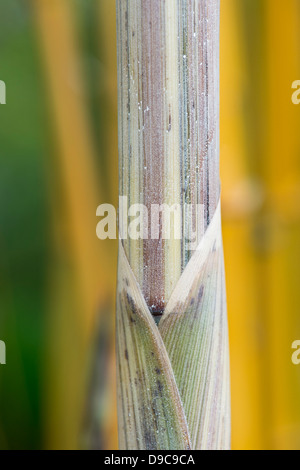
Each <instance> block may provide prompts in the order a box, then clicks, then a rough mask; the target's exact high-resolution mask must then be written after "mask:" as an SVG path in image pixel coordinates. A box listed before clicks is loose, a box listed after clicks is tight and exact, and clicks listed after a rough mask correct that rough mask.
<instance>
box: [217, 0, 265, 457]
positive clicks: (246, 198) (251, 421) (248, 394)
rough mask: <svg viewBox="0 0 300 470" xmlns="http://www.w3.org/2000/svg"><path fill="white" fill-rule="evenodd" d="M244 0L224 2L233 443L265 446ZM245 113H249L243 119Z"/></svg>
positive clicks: (258, 201)
mask: <svg viewBox="0 0 300 470" xmlns="http://www.w3.org/2000/svg"><path fill="white" fill-rule="evenodd" d="M240 7H241V5H240V0H227V1H226V2H221V53H220V56H221V61H220V63H221V115H220V121H221V181H222V207H223V235H224V251H225V266H226V278H227V297H228V315H229V333H230V334H229V337H230V357H231V393H232V448H233V449H253V448H255V449H259V448H263V442H264V433H263V429H262V423H261V420H262V403H261V387H260V378H261V374H260V357H261V356H260V340H259V336H258V332H259V329H260V328H259V323H260V318H259V314H258V312H257V310H256V302H255V297H256V296H255V295H253V293H254V292H255V290H256V276H255V257H254V253H253V248H252V222H251V219H252V217H253V216H254V215H255V214H256V213H257V211H258V210H260V208H261V205H262V202H263V201H262V194H261V191H260V188H259V186H258V185H257V181H256V180H255V179H254V178H253V177H251V175H249V169H248V167H247V122H246V120H245V114H244V113H245V104H244V103H245V101H244V100H245V92H246V90H249V86H250V84H249V83H248V75H247V60H248V58H247V53H246V47H245V41H244V40H243V36H244V34H245V33H244V31H243V27H244V26H243V21H242V12H241V9H240ZM243 117H244V119H242V118H243Z"/></svg>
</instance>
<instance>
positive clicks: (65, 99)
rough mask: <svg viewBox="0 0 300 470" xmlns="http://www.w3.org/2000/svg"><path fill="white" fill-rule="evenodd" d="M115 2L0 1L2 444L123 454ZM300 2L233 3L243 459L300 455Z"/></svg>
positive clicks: (227, 10)
mask: <svg viewBox="0 0 300 470" xmlns="http://www.w3.org/2000/svg"><path fill="white" fill-rule="evenodd" d="M115 29H116V28H115V2H114V1H113V0H51V1H49V0H27V1H26V2H24V1H23V0H10V1H9V2H8V1H7V0H0V79H1V80H3V81H5V83H6V86H7V104H6V105H5V106H3V105H2V106H0V142H1V144H0V156H1V158H0V339H1V340H4V341H5V343H6V347H7V365H6V366H0V448H1V449H77V448H82V447H93V448H101V449H116V448H117V426H116V403H115V365H114V361H115V359H114V296H115V283H116V262H117V246H116V242H114V241H105V242H104V241H99V240H97V238H96V232H95V230H96V224H97V219H96V208H97V206H98V205H99V204H101V203H104V202H105V203H111V204H114V205H115V206H116V205H117V201H118V154H117V76H116V74H117V70H116V37H115ZM299 40H300V0H286V1H285V2H282V1H281V0H221V179H222V198H223V234H224V248H225V261H226V273H227V293H228V314H229V327H230V348H231V371H232V444H233V448H234V449H300V400H299V394H300V366H295V365H293V364H292V361H291V355H292V352H293V351H292V349H291V345H292V343H293V341H295V340H299V339H300V289H299V281H300V133H299V125H300V105H299V106H295V105H294V104H292V101H291V96H292V92H293V90H292V89H291V86H292V83H293V82H294V81H295V80H297V79H298V80H299V79H300V49H299Z"/></svg>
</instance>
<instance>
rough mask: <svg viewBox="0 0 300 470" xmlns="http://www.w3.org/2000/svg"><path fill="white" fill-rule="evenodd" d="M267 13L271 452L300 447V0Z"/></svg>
mask: <svg viewBox="0 0 300 470" xmlns="http://www.w3.org/2000/svg"><path fill="white" fill-rule="evenodd" d="M266 18H267V21H266V46H267V51H268V57H267V66H268V68H267V83H268V87H267V89H266V95H265V100H266V103H265V106H266V107H267V110H268V128H267V131H268V132H267V136H266V139H265V155H266V157H265V165H264V180H265V181H266V185H267V188H268V206H267V208H266V210H267V213H266V216H267V217H268V219H267V220H268V221H269V223H268V227H267V228H268V241H269V247H268V252H267V257H266V265H265V273H266V277H267V279H268V282H267V296H268V303H267V305H268V312H267V314H268V330H269V334H268V350H269V357H268V363H267V366H268V368H269V377H270V383H269V386H268V397H269V400H270V402H269V406H270V408H271V413H272V420H271V421H270V423H269V435H270V437H269V442H270V447H271V448H273V449H299V448H300V426H299V422H300V406H299V393H300V381H299V378H300V369H299V367H298V368H297V367H296V366H295V365H293V364H292V361H291V354H292V349H291V345H292V343H293V341H294V340H296V339H299V337H300V325H299V309H300V297H299V278H300V270H299V256H300V252H299V236H300V210H299V196H300V161H299V152H300V140H299V124H300V118H299V112H300V109H299V106H295V105H294V104H293V103H292V100H291V95H292V93H293V90H292V88H291V86H292V82H293V81H294V80H299V77H300V55H299V39H300V35H299V30H300V29H299V28H300V2H299V0H289V1H287V2H286V3H285V4H282V2H280V1H278V0H274V1H271V0H266Z"/></svg>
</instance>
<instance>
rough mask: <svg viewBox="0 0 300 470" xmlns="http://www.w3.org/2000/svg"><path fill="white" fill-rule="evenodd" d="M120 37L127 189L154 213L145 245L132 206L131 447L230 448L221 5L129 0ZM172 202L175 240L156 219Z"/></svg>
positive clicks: (124, 379)
mask: <svg viewBox="0 0 300 470" xmlns="http://www.w3.org/2000/svg"><path fill="white" fill-rule="evenodd" d="M117 30H118V80H119V84H118V88H119V156H120V157H119V158H120V163H119V167H120V188H119V192H120V195H121V196H126V197H127V198H128V207H132V205H136V204H143V206H144V207H145V208H146V210H145V212H144V213H143V215H142V216H141V217H140V225H141V232H140V237H136V238H137V239H132V237H131V233H130V230H129V233H128V236H127V237H126V233H125V231H124V226H126V224H127V223H130V221H131V218H130V214H131V215H132V214H133V213H130V212H129V215H127V214H126V215H125V216H124V213H123V211H122V208H121V210H120V235H121V238H122V240H121V242H120V248H119V271H118V292H117V361H118V365H117V371H118V414H119V445H120V448H122V449H187V448H192V449H223V448H229V446H230V416H229V415H230V413H229V408H230V405H229V364H228V334H227V318H226V302H225V289H224V270H223V252H222V238H221V223H220V204H219V198H220V190H219V123H218V120H219V0H197V1H194V2H192V1H189V0H164V1H161V0H151V1H150V0H129V1H127V2H125V1H122V0H118V1H117ZM163 204H167V205H169V206H173V205H174V207H176V209H175V210H174V216H173V219H172V223H171V228H172V229H173V230H172V231H171V233H172V235H171V236H170V237H165V232H164V220H163V217H160V218H159V219H156V225H155V223H153V219H152V214H153V205H156V206H160V207H161V206H162V205H163ZM187 204H190V205H192V209H193V210H186V207H187V206H186V205H187ZM196 209H197V210H196ZM149 214H151V217H150V216H149ZM126 218H127V220H124V219H126ZM150 219H151V220H150ZM124 222H126V224H125V223H124ZM149 227H150V228H151V230H153V229H154V231H155V237H153V233H152V232H151V230H150V232H151V233H149V230H148V234H147V233H146V232H147V228H149ZM176 234H177V235H176ZM178 234H180V236H178ZM192 234H193V238H194V242H195V243H194V246H193V249H191V247H190V239H191V238H192V237H191V235H192ZM146 235H148V238H147V236H146ZM143 236H144V237H145V238H143ZM153 317H154V318H155V319H156V323H155V322H154V319H153ZM157 324H158V325H157Z"/></svg>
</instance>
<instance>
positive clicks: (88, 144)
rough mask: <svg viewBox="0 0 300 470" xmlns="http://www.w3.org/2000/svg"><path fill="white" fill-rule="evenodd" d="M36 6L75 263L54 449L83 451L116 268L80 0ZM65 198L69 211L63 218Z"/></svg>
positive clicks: (61, 334) (70, 260)
mask: <svg viewBox="0 0 300 470" xmlns="http://www.w3.org/2000/svg"><path fill="white" fill-rule="evenodd" d="M33 6H34V9H35V14H36V21H37V25H38V28H39V33H40V39H41V48H42V54H43V58H44V64H45V71H46V73H45V77H46V80H47V83H48V86H49V97H50V100H49V105H50V109H51V112H52V116H53V124H54V131H55V136H56V138H57V146H56V149H57V154H58V159H57V162H58V167H59V174H60V183H61V186H60V187H61V188H62V189H61V192H60V195H61V198H62V200H61V199H59V198H57V200H56V206H55V207H54V214H55V217H54V221H55V233H56V234H57V240H58V241H59V244H61V246H60V250H61V253H62V256H61V260H62V261H60V262H62V264H64V263H65V261H64V258H65V260H66V261H67V265H68V264H70V266H71V269H70V270H68V269H67V270H66V264H64V266H65V267H64V268H63V272H62V273H61V274H60V272H59V269H56V271H55V273H54V276H55V277H56V278H57V280H56V282H55V284H54V288H53V289H52V295H53V297H54V296H55V297H54V298H55V302H52V312H51V325H52V334H51V342H52V344H51V348H50V349H51V357H52V359H51V361H52V363H51V364H50V371H51V372H50V374H49V381H50V383H51V387H50V388H49V394H48V396H47V399H48V403H49V404H50V406H49V415H48V419H47V422H48V427H49V429H48V436H49V437H48V446H49V447H51V448H76V447H77V446H78V443H79V430H80V426H81V424H82V413H83V401H84V396H83V393H84V374H85V367H86V362H85V361H86V352H87V349H86V348H87V340H88V339H90V338H91V333H92V328H93V326H94V323H95V318H96V313H97V311H99V309H100V306H101V305H103V303H105V302H106V300H107V297H109V293H108V289H109V285H110V282H109V280H110V275H113V270H112V269H110V265H109V264H108V263H107V260H108V253H107V250H105V246H104V245H103V242H102V243H101V242H99V241H98V240H97V238H96V233H95V228H96V216H95V215H96V208H97V206H98V204H99V203H101V202H103V197H102V198H101V197H100V196H101V193H100V191H99V188H100V187H101V186H100V185H99V184H97V182H96V176H95V175H96V171H95V167H94V159H95V154H94V148H93V143H92V140H91V136H90V130H89V122H88V117H87V111H86V107H85V104H84V100H85V94H84V87H83V83H82V78H81V69H80V63H79V58H78V53H77V49H76V40H75V28H74V26H75V25H74V21H73V18H72V2H70V1H69V0H52V1H51V2H49V1H47V0H37V1H35V0H33ZM54 161H55V159H54V158H53V162H54ZM62 201H63V210H62V215H61V216H60V218H58V217H57V215H56V214H57V212H58V208H59V209H60V207H61V206H62ZM62 240H63V241H62ZM60 262H59V261H58V264H59V263H60ZM61 276H62V277H61ZM62 283H63V284H62ZM62 285H63V287H62V288H61V289H60V286H62ZM60 290H61V293H60ZM53 361H54V362H53Z"/></svg>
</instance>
